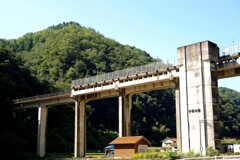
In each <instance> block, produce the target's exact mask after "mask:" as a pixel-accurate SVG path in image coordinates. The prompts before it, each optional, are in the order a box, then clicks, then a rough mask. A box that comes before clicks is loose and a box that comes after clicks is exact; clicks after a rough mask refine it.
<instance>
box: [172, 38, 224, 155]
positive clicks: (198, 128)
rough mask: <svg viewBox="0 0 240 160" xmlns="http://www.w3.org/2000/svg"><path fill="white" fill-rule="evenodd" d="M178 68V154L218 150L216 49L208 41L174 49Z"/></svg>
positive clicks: (217, 53) (217, 54)
mask: <svg viewBox="0 0 240 160" xmlns="http://www.w3.org/2000/svg"><path fill="white" fill-rule="evenodd" d="M177 54H178V65H180V76H179V88H178V89H177V91H176V93H177V94H176V99H177V101H176V109H177V112H176V113H177V114H176V115H177V122H178V123H177V129H178V133H177V137H178V148H179V149H180V151H181V152H183V153H185V152H189V151H194V152H195V153H200V154H202V155H205V154H206V147H209V146H212V147H213V148H216V149H218V148H219V147H220V140H219V133H220V123H219V107H218V83H217V68H216V65H215V64H216V62H217V61H218V57H219V48H218V47H217V45H216V44H214V43H212V42H210V41H204V42H199V43H195V44H192V45H188V46H183V47H179V48H178V49H177Z"/></svg>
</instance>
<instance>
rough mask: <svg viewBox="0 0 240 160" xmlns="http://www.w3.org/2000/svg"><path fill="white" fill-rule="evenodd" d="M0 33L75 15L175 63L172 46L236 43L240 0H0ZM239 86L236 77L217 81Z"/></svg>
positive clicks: (75, 18) (16, 33)
mask: <svg viewBox="0 0 240 160" xmlns="http://www.w3.org/2000/svg"><path fill="white" fill-rule="evenodd" d="M0 4H1V5H0V20H1V25H0V38H5V39H12V38H18V37H21V36H22V35H24V34H26V33H28V32H37V31H40V30H42V29H45V28H47V27H49V26H51V25H57V24H59V23H62V22H69V21H75V22H78V23H79V24H81V25H82V26H85V27H91V28H94V29H95V30H97V31H99V32H100V33H101V34H103V35H105V36H106V37H109V38H112V39H115V40H116V41H119V42H120V43H122V44H128V45H131V46H135V47H137V48H139V49H141V50H144V51H146V52H148V53H149V54H150V55H151V56H152V57H154V58H157V57H158V58H160V59H162V60H163V61H164V62H169V63H172V64H174V63H175V64H176V55H177V53H176V50H177V47H181V46H184V45H187V44H192V43H196V42H199V41H204V40H210V41H212V42H214V43H216V44H217V45H218V46H219V47H220V48H222V47H227V46H230V45H232V44H233V39H234V44H240V0H198V1H197V0H68V1H66V0H58V1H53V0H41V1H40V0H39V1H37V0H21V1H19V0H0ZM219 86H224V87H228V88H232V89H234V90H237V91H239V92H240V77H237V78H229V79H225V80H220V81H219Z"/></svg>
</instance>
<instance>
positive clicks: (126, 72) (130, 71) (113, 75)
mask: <svg viewBox="0 0 240 160" xmlns="http://www.w3.org/2000/svg"><path fill="white" fill-rule="evenodd" d="M171 66H173V65H171V64H161V63H159V62H154V63H150V64H147V65H142V66H138V67H132V68H127V69H123V70H119V71H115V72H109V73H104V74H101V75H96V76H92V77H86V78H82V79H78V80H73V81H72V87H74V86H82V85H87V84H92V83H96V82H103V81H109V80H113V79H118V78H120V77H127V76H133V75H136V74H141V73H146V72H151V71H156V70H161V69H164V68H168V67H171Z"/></svg>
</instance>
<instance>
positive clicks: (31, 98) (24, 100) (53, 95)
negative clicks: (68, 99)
mask: <svg viewBox="0 0 240 160" xmlns="http://www.w3.org/2000/svg"><path fill="white" fill-rule="evenodd" d="M67 94H69V95H70V92H56V93H48V94H42V95H36V96H32V97H26V98H20V99H15V100H13V103H15V104H17V103H21V102H27V101H32V100H37V99H44V98H49V97H55V96H63V95H67Z"/></svg>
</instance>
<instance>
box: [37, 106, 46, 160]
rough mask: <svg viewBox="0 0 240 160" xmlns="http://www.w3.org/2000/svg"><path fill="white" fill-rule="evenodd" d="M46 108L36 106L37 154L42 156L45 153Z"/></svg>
mask: <svg viewBox="0 0 240 160" xmlns="http://www.w3.org/2000/svg"><path fill="white" fill-rule="evenodd" d="M47 115H48V108H47V107H42V106H40V107H39V108H38V141H37V156H39V157H44V156H45V154H46V151H45V149H46V129H47Z"/></svg>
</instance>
